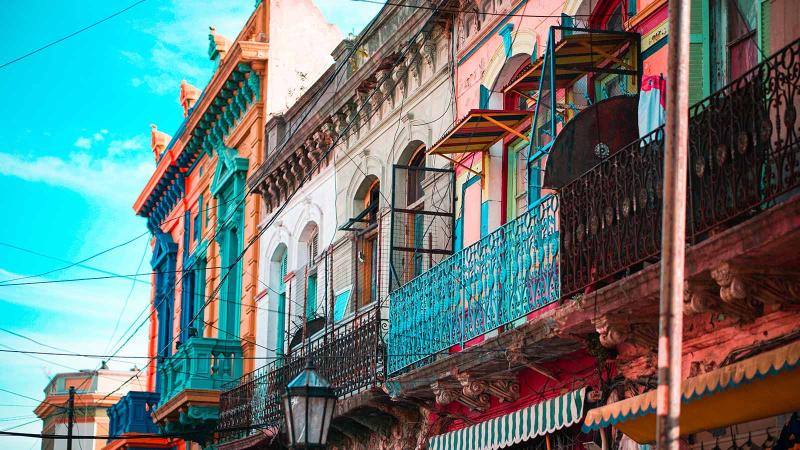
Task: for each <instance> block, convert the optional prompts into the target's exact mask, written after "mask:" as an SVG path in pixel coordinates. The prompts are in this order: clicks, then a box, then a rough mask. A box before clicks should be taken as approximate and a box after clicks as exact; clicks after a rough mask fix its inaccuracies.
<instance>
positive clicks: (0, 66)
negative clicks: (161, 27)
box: [0, 0, 147, 69]
mask: <svg viewBox="0 0 800 450" xmlns="http://www.w3.org/2000/svg"><path fill="white" fill-rule="evenodd" d="M146 1H147V0H139V1H137V2H135V3H132V4H130V5H128V6H127V7H125V8H123V9H121V10H119V11H117V12H115V13H114V14H111V15H110V16H106V17H104V18H102V19H100V20H98V21H97V22H94V23H92V24H90V25H87V26H85V27H83V28H81V29H79V30H77V31H73V32H72V33H70V34H68V35H66V36H64V37H61V38H58V39H56V40H55V41H52V42H50V43H47V44H45V45H43V46H41V47H39V48H37V49H35V50H31V51H29V52H28V53H25V54H24V55H21V56H18V57H16V58H14V59H12V60H11V61H7V62H5V63H3V64H2V65H0V69H2V68H4V67H8V66H10V65H11V64H14V63H16V62H19V61H21V60H23V59H25V58H27V57H29V56H33V55H35V54H36V53H39V52H40V51H42V50H45V49H47V48H49V47H52V46H54V45H56V44H58V43H60V42H63V41H66V40H67V39H69V38H71V37H74V36H77V35H79V34H81V33H83V32H84V31H86V30H89V29H91V28H94V27H96V26H97V25H100V24H101V23H103V22H105V21H107V20H110V19H113V18H114V17H116V16H118V15H120V14H122V13H124V12H126V11H128V10H130V9H132V8H134V7H135V6H137V5H140V4H142V3H144V2H146Z"/></svg>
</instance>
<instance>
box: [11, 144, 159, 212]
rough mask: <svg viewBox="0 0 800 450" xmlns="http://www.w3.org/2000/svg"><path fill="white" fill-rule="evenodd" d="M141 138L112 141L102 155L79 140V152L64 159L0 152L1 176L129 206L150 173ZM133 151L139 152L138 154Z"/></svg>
mask: <svg viewBox="0 0 800 450" xmlns="http://www.w3.org/2000/svg"><path fill="white" fill-rule="evenodd" d="M145 142H146V140H145V137H144V136H136V137H133V138H128V139H112V140H111V142H109V144H108V145H107V147H106V152H105V154H103V153H102V152H100V151H98V149H94V150H93V151H92V152H87V151H86V150H88V149H89V148H91V147H92V141H91V140H90V139H89V138H84V137H81V138H78V140H77V141H76V142H75V146H76V147H78V148H80V149H82V150H80V151H76V152H72V153H70V154H68V155H66V156H50V155H47V156H31V155H23V154H18V153H9V152H0V175H6V176H12V177H17V178H20V179H23V180H27V181H32V182H40V183H46V184H49V185H51V186H58V187H63V188H66V189H71V190H73V191H76V192H79V193H81V194H83V195H86V196H89V197H92V198H95V199H99V200H104V201H111V202H124V203H127V204H129V205H130V204H132V203H133V201H134V200H135V199H136V196H137V195H138V193H139V191H140V190H141V189H142V187H143V186H144V185H145V183H146V182H147V180H148V179H149V177H150V174H151V173H152V171H153V165H154V162H153V160H152V158H151V157H150V156H151V155H150V152H149V151H144V150H142V149H143V148H144V146H145V145H144V143H145ZM132 150H141V151H140V152H139V154H135V153H132Z"/></svg>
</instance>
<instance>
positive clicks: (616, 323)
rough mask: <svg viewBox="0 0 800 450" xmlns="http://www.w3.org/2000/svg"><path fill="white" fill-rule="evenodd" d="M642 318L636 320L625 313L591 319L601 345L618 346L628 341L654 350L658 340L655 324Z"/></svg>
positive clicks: (607, 346)
mask: <svg viewBox="0 0 800 450" xmlns="http://www.w3.org/2000/svg"><path fill="white" fill-rule="evenodd" d="M642 319H644V318H642ZM642 319H638V320H637V319H634V318H633V317H631V316H629V315H625V314H620V315H613V316H612V315H602V316H600V317H598V318H596V319H593V320H592V324H593V325H594V326H595V329H596V330H597V333H598V334H599V336H600V344H601V345H602V346H603V347H606V348H618V347H619V346H620V345H621V344H623V343H630V344H632V345H634V346H636V347H644V348H645V349H649V350H653V351H655V348H656V344H657V340H658V330H657V327H656V324H655V323H650V322H649V321H644V320H642Z"/></svg>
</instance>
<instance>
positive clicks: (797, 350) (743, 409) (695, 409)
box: [583, 341, 800, 444]
mask: <svg viewBox="0 0 800 450" xmlns="http://www.w3.org/2000/svg"><path fill="white" fill-rule="evenodd" d="M798 386H800V341H798V342H794V343H792V344H790V345H787V346H784V347H780V348H778V349H775V350H770V351H768V352H764V353H762V354H760V355H758V356H754V357H752V358H748V359H746V360H743V361H740V362H738V363H734V364H731V365H729V366H725V367H722V368H720V369H716V370H712V371H710V372H708V373H705V374H703V375H699V376H696V377H693V378H689V379H687V380H685V381H684V382H683V401H682V404H681V417H680V429H681V435H688V434H692V433H696V432H698V431H702V430H710V429H715V428H720V427H724V426H727V425H732V424H737V423H743V422H748V421H751V420H757V419H762V418H766V417H771V416H774V415H777V414H782V413H786V412H789V411H796V410H798V409H800V389H799V388H798ZM655 412H656V391H649V392H646V393H644V394H641V395H637V396H636V397H631V398H627V399H625V400H621V401H618V402H615V403H612V404H610V405H605V406H601V407H599V408H595V409H592V410H591V411H589V412H588V413H587V414H586V420H585V421H584V423H583V431H584V432H588V431H591V430H595V429H598V428H603V427H606V426H608V425H614V426H615V427H616V428H617V429H618V430H621V431H622V432H623V433H625V434H626V435H628V436H630V438H631V439H633V440H634V441H636V442H638V443H640V444H643V443H648V442H653V441H654V440H655V433H656V417H655Z"/></svg>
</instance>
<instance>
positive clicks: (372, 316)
mask: <svg viewBox="0 0 800 450" xmlns="http://www.w3.org/2000/svg"><path fill="white" fill-rule="evenodd" d="M382 329H385V327H382V321H381V319H380V308H378V307H377V305H376V307H373V308H370V309H368V310H366V311H364V312H362V313H359V314H358V315H356V316H355V317H353V318H352V319H351V320H348V321H347V322H344V323H342V324H337V326H336V327H335V328H333V329H329V330H328V332H327V335H323V336H320V337H318V338H316V339H314V340H312V341H311V342H310V343H308V351H306V350H305V349H302V350H299V351H297V352H294V353H292V354H290V355H287V356H285V357H284V358H283V359H282V360H278V361H273V362H271V363H269V364H267V365H265V366H263V367H261V368H259V369H257V370H255V371H253V372H252V373H249V374H247V375H245V376H244V377H242V378H240V379H239V380H236V381H234V382H232V383H230V384H229V385H228V387H227V390H226V391H225V392H223V393H222V395H221V396H220V413H219V430H220V434H219V436H220V440H219V444H220V445H219V447H220V448H225V444H226V443H227V444H229V445H232V447H231V448H238V447H241V446H242V445H243V444H245V442H246V443H247V444H246V445H255V444H257V443H258V442H259V440H260V439H265V438H269V437H271V436H274V435H275V434H276V433H277V431H278V429H279V428H280V426H281V424H282V423H283V420H284V419H283V413H282V412H281V405H280V399H281V396H282V395H283V393H284V392H285V389H286V385H287V384H288V383H289V381H291V380H292V379H293V378H294V377H295V376H296V375H297V374H299V373H300V372H301V371H302V370H303V368H304V367H305V361H306V355H307V354H308V355H310V358H311V361H312V362H313V364H314V366H315V367H316V369H317V371H318V372H319V373H320V374H321V375H323V376H324V377H325V378H326V379H328V380H329V381H330V382H331V384H332V385H333V386H334V388H335V389H336V391H337V394H338V396H339V399H340V400H342V399H345V398H347V397H352V396H353V395H355V394H357V393H359V392H362V391H366V390H369V389H371V388H374V387H376V386H377V385H378V383H379V382H381V381H382V380H383V379H384V376H383V374H384V351H383V339H382ZM341 403H342V402H341V401H340V404H339V405H338V406H337V415H339V414H342V413H345V412H346V411H345V410H344V409H343V407H342V404H341ZM226 430H229V431H226ZM336 433H337V421H336V417H334V423H333V425H332V431H331V435H332V436H331V439H333V441H335V440H336V436H335V435H336ZM234 443H235V444H234Z"/></svg>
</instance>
